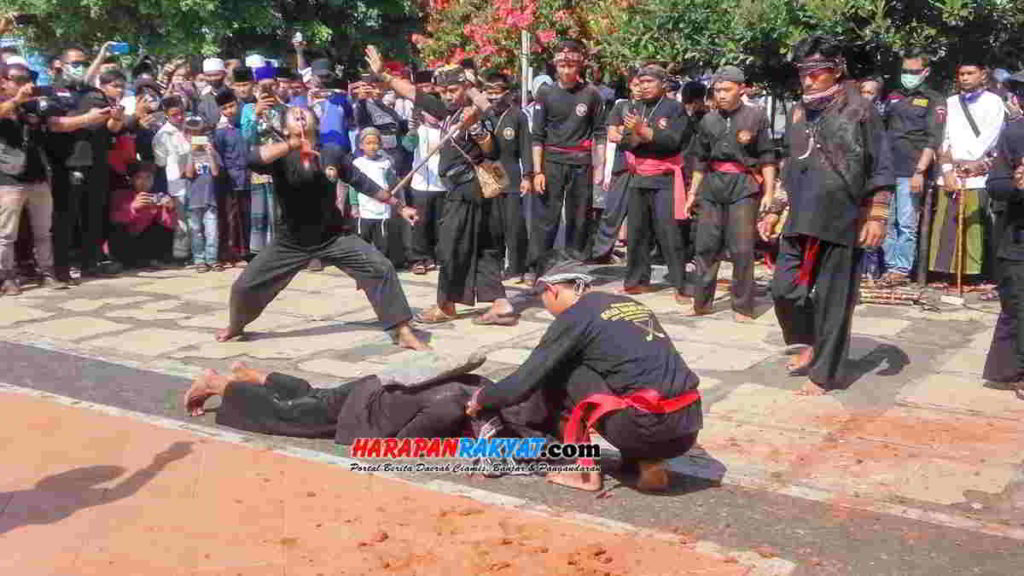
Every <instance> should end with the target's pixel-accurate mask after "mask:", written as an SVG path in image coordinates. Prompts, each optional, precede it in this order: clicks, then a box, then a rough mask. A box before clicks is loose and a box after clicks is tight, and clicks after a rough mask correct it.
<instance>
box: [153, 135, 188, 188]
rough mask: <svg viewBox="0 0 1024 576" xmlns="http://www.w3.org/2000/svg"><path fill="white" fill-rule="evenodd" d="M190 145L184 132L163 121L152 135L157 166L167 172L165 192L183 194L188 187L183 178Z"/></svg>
mask: <svg viewBox="0 0 1024 576" xmlns="http://www.w3.org/2000/svg"><path fill="white" fill-rule="evenodd" d="M191 153H192V146H191V145H189V142H188V139H187V138H185V134H184V133H183V132H182V131H181V130H178V129H177V128H175V127H174V125H173V124H171V123H170V122H165V123H164V125H163V126H161V127H160V130H158V131H157V133H156V136H154V137H153V156H154V159H155V160H156V165H157V166H162V167H164V169H165V170H166V172H167V193H168V194H170V195H172V196H181V195H184V194H185V192H186V189H187V188H188V182H187V180H185V177H184V176H185V165H186V164H188V162H189V156H190V155H191Z"/></svg>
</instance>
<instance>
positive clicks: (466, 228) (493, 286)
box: [437, 179, 505, 306]
mask: <svg viewBox="0 0 1024 576" xmlns="http://www.w3.org/2000/svg"><path fill="white" fill-rule="evenodd" d="M474 188H475V189H476V190H475V191H474ZM479 188H480V185H479V184H478V183H477V181H476V180H475V179H474V180H473V181H472V182H469V183H467V184H463V185H461V186H459V187H458V188H456V190H454V191H451V192H449V193H448V195H447V197H446V198H445V203H444V216H443V217H442V220H441V237H440V241H439V242H438V244H437V259H438V265H439V266H440V272H439V274H438V280H437V303H438V304H445V303H448V302H454V303H457V304H465V305H466V306H474V305H476V302H477V301H480V302H494V301H495V300H498V299H500V298H504V297H505V287H504V286H502V284H501V268H502V262H503V260H504V256H505V254H504V251H505V244H504V240H503V238H502V223H501V205H500V204H499V200H498V199H496V198H491V199H484V198H480V193H479Z"/></svg>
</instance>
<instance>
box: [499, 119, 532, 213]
mask: <svg viewBox="0 0 1024 576" xmlns="http://www.w3.org/2000/svg"><path fill="white" fill-rule="evenodd" d="M491 119H492V121H493V123H494V145H495V147H496V148H497V153H498V160H500V161H501V165H502V167H504V168H505V173H507V174H508V180H509V182H508V189H507V190H506V192H507V193H509V194H512V193H514V194H518V193H519V184H520V182H521V181H522V176H523V172H533V148H532V144H531V142H532V140H531V137H530V123H529V121H528V120H527V119H526V112H523V111H522V109H520V108H518V107H516V106H511V107H509V108H508V109H506V110H505V111H504V112H502V113H500V114H497V115H493V114H492V115H491Z"/></svg>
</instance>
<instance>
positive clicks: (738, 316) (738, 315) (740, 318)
mask: <svg viewBox="0 0 1024 576" xmlns="http://www.w3.org/2000/svg"><path fill="white" fill-rule="evenodd" d="M732 319H733V320H735V321H736V322H739V323H740V324H750V323H751V322H753V321H754V320H755V318H754V317H753V316H747V315H746V314H743V313H742V312H733V314H732Z"/></svg>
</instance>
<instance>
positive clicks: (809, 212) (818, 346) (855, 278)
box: [772, 35, 896, 395]
mask: <svg viewBox="0 0 1024 576" xmlns="http://www.w3.org/2000/svg"><path fill="white" fill-rule="evenodd" d="M842 52H843V47H842V45H841V44H839V43H838V42H837V41H835V40H833V39H831V38H828V37H824V36H817V35H815V36H811V37H810V38H807V39H805V40H803V41H801V42H800V43H799V44H798V45H797V46H796V48H795V50H794V53H795V58H794V60H795V63H796V66H797V71H798V72H799V74H800V84H801V87H802V88H803V97H802V99H801V101H800V102H798V103H797V105H796V106H794V108H793V111H792V112H791V113H790V117H789V119H788V120H789V121H788V123H787V127H786V136H785V140H784V143H783V156H782V157H783V159H784V164H783V169H782V180H783V187H784V189H785V190H786V191H787V192H788V194H789V203H790V213H789V218H787V220H786V225H785V227H784V228H783V231H782V237H781V238H780V240H779V254H778V259H777V261H776V264H775V277H774V278H773V280H772V298H773V299H774V301H775V314H776V316H777V317H778V319H779V324H780V326H781V327H782V334H783V337H784V338H785V341H786V344H787V345H791V346H792V345H804V346H805V348H804V349H803V350H802V351H801V352H800V353H799V354H798V355H796V356H795V357H794V358H793V359H792V360H791V361H790V363H789V366H788V368H789V371H790V374H791V375H792V376H806V377H807V378H808V379H807V380H806V381H805V383H804V385H803V387H802V388H801V389H800V393H801V394H807V395H821V394H824V393H826V392H827V391H828V390H829V389H832V388H836V387H837V386H838V385H839V384H840V369H841V367H842V364H843V361H844V360H845V359H846V354H847V349H848V348H849V342H850V329H851V325H852V320H853V309H854V306H856V304H857V285H858V284H859V281H860V277H859V266H858V264H859V263H860V258H861V255H862V252H863V250H862V248H877V247H878V246H879V245H881V243H882V239H883V237H884V235H885V226H886V223H887V221H888V216H889V214H888V208H889V200H890V196H891V192H892V189H893V188H894V187H895V184H896V182H895V177H894V176H893V169H892V152H891V149H890V146H889V141H888V139H887V137H886V133H885V128H884V126H883V125H882V119H881V117H879V115H878V112H877V111H876V110H875V107H874V106H873V105H872V104H871V103H870V102H869V101H867V100H866V99H864V98H863V97H862V96H861V95H860V91H859V90H858V88H857V84H856V83H855V82H850V81H848V80H847V78H846V63H845V60H844V58H843V54H842Z"/></svg>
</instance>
